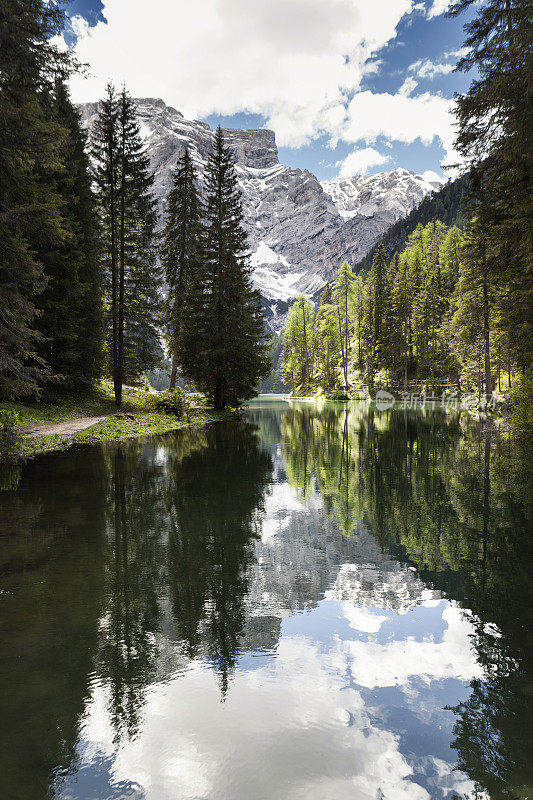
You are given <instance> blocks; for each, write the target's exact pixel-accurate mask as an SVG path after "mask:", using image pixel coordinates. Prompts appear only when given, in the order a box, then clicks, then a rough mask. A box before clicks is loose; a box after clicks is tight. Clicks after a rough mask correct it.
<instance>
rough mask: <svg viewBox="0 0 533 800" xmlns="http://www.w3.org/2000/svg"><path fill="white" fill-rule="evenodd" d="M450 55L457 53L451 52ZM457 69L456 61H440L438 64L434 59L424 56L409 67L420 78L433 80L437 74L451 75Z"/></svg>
mask: <svg viewBox="0 0 533 800" xmlns="http://www.w3.org/2000/svg"><path fill="white" fill-rule="evenodd" d="M449 55H450V56H455V53H450V54H449ZM454 69H455V63H451V62H448V63H440V64H436V63H434V62H433V61H430V60H429V58H423V59H420V60H419V61H415V62H414V64H411V66H410V67H409V71H410V72H414V73H415V75H417V76H418V77H419V78H426V79H428V80H431V78H434V77H435V76H436V75H449V74H450V72H453V71H454Z"/></svg>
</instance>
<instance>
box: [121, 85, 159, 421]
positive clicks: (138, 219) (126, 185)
mask: <svg viewBox="0 0 533 800" xmlns="http://www.w3.org/2000/svg"><path fill="white" fill-rule="evenodd" d="M118 106H119V108H118V112H119V113H118V146H119V187H118V189H119V193H118V196H119V220H120V226H119V292H118V324H119V335H118V352H117V356H118V378H119V389H120V399H119V405H120V400H121V396H122V395H121V389H122V383H123V382H128V383H129V382H131V383H135V382H137V381H138V379H139V377H140V376H141V375H143V374H144V373H145V372H146V370H148V369H154V368H155V367H157V366H159V364H160V363H161V359H162V356H163V352H162V349H161V345H160V342H159V325H160V310H159V309H160V298H159V292H158V289H159V283H160V278H161V274H160V268H159V266H158V260H157V255H158V248H157V244H158V243H157V236H156V225H157V211H156V201H155V198H154V196H153V194H152V186H153V182H154V178H153V175H152V173H151V172H150V162H149V159H148V156H147V154H146V151H145V148H144V145H143V142H142V139H141V135H140V131H139V125H138V122H137V115H136V110H135V106H134V103H133V101H132V100H131V98H130V97H129V95H128V93H127V92H126V90H125V89H123V90H122V92H121V94H120V98H119V104H118Z"/></svg>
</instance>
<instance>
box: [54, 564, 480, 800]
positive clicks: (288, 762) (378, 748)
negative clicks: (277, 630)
mask: <svg viewBox="0 0 533 800" xmlns="http://www.w3.org/2000/svg"><path fill="white" fill-rule="evenodd" d="M415 580H416V579H415ZM420 585H421V586H422V584H420ZM423 605H425V606H429V607H434V605H433V601H432V600H430V601H429V602H426V603H423ZM439 605H440V606H441V609H442V619H443V621H444V623H445V626H446V628H445V631H444V634H443V638H442V641H441V642H440V643H437V642H436V641H435V640H434V639H433V636H432V635H431V633H430V628H431V623H429V628H428V629H427V630H426V631H425V633H426V636H425V637H424V638H423V639H421V640H416V641H415V640H414V639H400V640H396V641H390V640H389V641H385V642H383V643H382V644H380V643H379V641H378V639H377V637H376V636H375V635H372V633H374V634H375V633H376V632H377V630H379V627H381V622H382V620H383V618H384V617H385V616H387V615H388V616H390V615H391V613H392V612H384V613H381V614H377V613H376V612H373V611H371V610H369V609H366V610H365V609H358V610H357V612H356V610H355V609H352V608H350V605H349V604H348V603H343V604H342V611H343V612H344V613H345V614H346V617H347V619H348V621H349V622H350V625H352V627H354V628H357V629H358V630H361V631H363V632H364V631H367V632H370V635H369V636H368V637H367V640H366V641H361V640H357V639H356V640H354V641H347V642H346V641H344V642H343V641H342V640H341V639H340V638H339V637H338V636H334V637H332V640H331V642H330V643H329V644H327V645H324V644H321V645H319V644H317V643H314V642H313V641H311V640H310V639H309V638H307V637H306V636H303V635H298V634H293V635H290V636H287V635H285V636H282V637H281V639H280V641H279V643H278V646H277V648H276V652H275V657H273V658H271V659H268V660H267V661H266V662H265V663H263V664H262V665H258V666H257V667H256V668H254V669H248V670H242V669H237V670H236V672H235V674H234V676H233V678H232V681H231V684H230V689H229V692H228V694H227V696H226V700H225V702H224V703H221V702H220V694H219V687H218V685H217V681H216V676H215V675H214V674H213V673H212V672H211V671H210V670H209V669H208V668H207V667H206V666H205V665H202V663H201V662H198V661H196V662H191V663H189V664H188V668H187V669H177V670H176V671H175V672H174V673H173V674H171V675H169V676H168V678H167V679H165V680H159V681H157V682H155V683H153V684H152V685H151V686H150V687H149V688H148V690H147V692H146V696H145V702H144V705H143V709H142V715H141V716H140V726H139V730H138V732H137V735H136V736H134V737H132V738H130V739H125V740H123V741H122V742H121V744H120V746H117V743H116V740H114V739H113V728H112V725H111V721H110V718H109V714H108V711H107V708H106V706H107V705H108V703H109V700H110V696H109V692H110V690H109V687H106V686H105V684H103V683H102V682H101V681H94V682H93V687H92V694H91V697H90V699H89V700H88V703H87V706H86V709H85V714H84V715H83V721H82V726H81V731H80V743H79V748H78V754H77V755H78V760H77V763H78V765H79V768H80V771H83V768H84V767H90V768H91V769H92V770H96V769H98V770H101V760H102V757H104V756H107V757H108V760H109V769H110V773H111V774H110V780H111V781H112V784H113V786H114V787H116V786H117V785H122V786H124V787H126V786H129V787H135V789H136V790H137V793H138V794H139V796H140V795H141V794H142V796H143V797H145V798H146V800H171V798H176V797H179V798H182V800H200V798H204V799H205V800H208V798H221V797H231V798H232V800H249V798H252V797H262V796H264V795H265V787H268V797H269V798H271V800H304V798H305V800H324V798H335V799H336V800H353V799H354V798H357V800H375V798H376V797H381V798H382V800H429V798H430V797H444V796H445V795H446V796H448V795H449V794H451V793H452V792H455V793H456V794H461V795H463V794H464V795H469V794H470V793H471V792H473V790H474V785H473V783H472V781H470V780H469V779H468V777H467V776H466V775H465V773H463V772H461V770H459V769H457V768H454V767H455V765H454V764H453V763H452V762H447V761H444V760H442V758H438V757H436V756H434V755H432V748H431V746H430V745H429V746H428V748H427V754H426V755H420V756H419V757H418V758H417V759H415V760H413V758H412V754H411V757H409V752H408V751H407V752H406V751H405V750H404V749H403V747H402V737H401V736H398V735H397V731H396V730H395V728H394V727H392V729H388V727H387V724H386V723H385V724H383V725H380V724H375V721H374V720H375V718H376V717H377V718H378V719H379V718H380V717H382V718H384V719H388V718H389V717H390V715H388V714H386V711H387V708H388V706H387V701H385V705H384V706H383V701H381V703H380V700H379V698H378V697H374V698H370V700H368V699H367V700H365V696H364V693H363V692H362V691H361V690H360V688H357V686H354V685H353V684H354V682H355V683H356V684H358V685H359V687H361V686H364V687H367V688H374V687H393V686H397V687H401V690H402V693H403V698H404V699H403V702H404V703H405V705H406V707H407V708H410V709H411V710H412V713H413V716H415V715H417V714H418V716H419V718H420V719H421V720H423V719H430V720H431V721H432V723H433V724H435V726H437V725H438V727H439V729H440V727H441V726H442V725H444V724H447V722H448V721H449V714H450V712H449V711H447V710H445V709H443V708H442V702H441V700H440V696H439V694H438V693H434V692H432V691H431V686H432V684H433V682H438V681H441V680H443V679H449V678H456V679H457V678H458V679H460V680H463V681H468V680H471V679H472V678H474V677H481V675H482V670H481V668H480V666H479V665H478V664H477V662H476V658H475V653H474V652H473V649H472V645H471V641H470V637H471V635H472V632H473V626H472V620H471V619H469V618H468V617H467V615H465V614H464V612H463V611H462V610H461V609H459V608H458V607H457V606H456V605H454V604H450V603H448V602H443V603H441V604H439ZM310 613H311V614H315V613H317V612H316V610H314V611H311V612H310ZM337 619H338V620H339V623H340V622H341V620H342V615H339V617H337ZM350 684H351V685H350ZM421 686H422V687H423V686H426V687H429V689H430V691H428V692H427V693H426V692H425V691H424V689H423V688H422V689H421ZM462 691H464V690H461V692H462ZM407 719H409V715H408V716H407ZM410 724H411V725H412V724H413V723H410ZM408 730H409V728H408ZM422 776H425V777H426V778H427V783H428V788H425V787H424V786H421V785H420V783H419V782H418V780H417V778H420V777H422ZM413 778H414V779H415V780H413ZM70 781H72V782H73V781H76V784H75V786H76V789H77V790H78V793H79V784H78V777H77V776H73V777H72V778H71V779H69V777H68V776H67V777H66V778H64V780H63V782H62V784H61V786H58V789H57V791H56V796H57V797H58V800H67V798H69V797H72V796H73V792H72V787H73V783H72V782H70ZM132 796H133V792H132ZM135 796H137V795H135Z"/></svg>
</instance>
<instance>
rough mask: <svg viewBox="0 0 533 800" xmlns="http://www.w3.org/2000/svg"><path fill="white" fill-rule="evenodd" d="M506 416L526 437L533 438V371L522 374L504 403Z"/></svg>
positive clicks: (503, 408)
mask: <svg viewBox="0 0 533 800" xmlns="http://www.w3.org/2000/svg"><path fill="white" fill-rule="evenodd" d="M502 411H503V414H504V416H505V417H506V418H507V419H508V420H509V422H510V423H511V426H512V428H513V430H514V431H515V432H516V433H517V434H518V435H519V436H520V437H523V438H524V439H528V440H532V439H533V372H531V371H529V372H527V373H525V374H524V375H522V376H521V377H520V379H519V380H518V382H517V384H516V385H515V386H514V387H513V388H512V389H511V390H510V391H509V393H508V395H507V397H506V399H505V402H504V403H503V404H502Z"/></svg>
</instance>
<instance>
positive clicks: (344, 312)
mask: <svg viewBox="0 0 533 800" xmlns="http://www.w3.org/2000/svg"><path fill="white" fill-rule="evenodd" d="M354 282H355V275H354V274H353V271H352V268H351V266H350V265H349V264H348V262H347V261H344V263H343V264H342V265H341V268H340V269H339V272H338V277H337V284H336V286H335V289H334V292H333V294H334V297H335V302H336V304H337V319H338V324H339V339H340V344H341V357H342V371H343V373H344V388H345V389H346V390H347V389H348V387H349V383H348V363H349V359H350V348H351V342H350V320H351V312H352V304H353V300H354V288H355V287H354Z"/></svg>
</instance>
